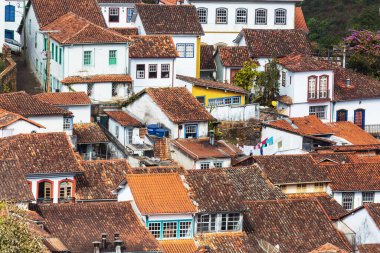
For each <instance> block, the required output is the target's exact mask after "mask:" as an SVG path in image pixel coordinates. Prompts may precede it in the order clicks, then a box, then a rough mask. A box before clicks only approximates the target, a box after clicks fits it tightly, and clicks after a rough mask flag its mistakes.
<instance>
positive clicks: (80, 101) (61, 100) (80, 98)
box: [34, 92, 91, 105]
mask: <svg viewBox="0 0 380 253" xmlns="http://www.w3.org/2000/svg"><path fill="white" fill-rule="evenodd" d="M34 97H36V98H37V99H39V100H40V101H42V102H46V103H49V104H52V105H90V104H91V100H90V98H89V97H88V96H87V94H86V93H84V92H55V93H39V94H37V95H34Z"/></svg>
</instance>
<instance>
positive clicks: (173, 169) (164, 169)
mask: <svg viewBox="0 0 380 253" xmlns="http://www.w3.org/2000/svg"><path fill="white" fill-rule="evenodd" d="M183 171H184V169H183V168H182V167H178V166H174V165H170V166H148V167H133V168H132V172H133V174H148V173H179V174H180V175H181V174H183Z"/></svg>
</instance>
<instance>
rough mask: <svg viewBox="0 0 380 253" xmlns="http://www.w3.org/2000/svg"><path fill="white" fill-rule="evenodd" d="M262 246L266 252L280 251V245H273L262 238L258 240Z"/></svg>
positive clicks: (278, 252)
mask: <svg viewBox="0 0 380 253" xmlns="http://www.w3.org/2000/svg"><path fill="white" fill-rule="evenodd" d="M257 242H258V244H259V246H260V248H261V249H262V250H264V252H265V253H280V246H279V245H278V244H277V245H276V246H273V245H272V244H270V243H269V242H267V241H264V240H262V239H260V240H257Z"/></svg>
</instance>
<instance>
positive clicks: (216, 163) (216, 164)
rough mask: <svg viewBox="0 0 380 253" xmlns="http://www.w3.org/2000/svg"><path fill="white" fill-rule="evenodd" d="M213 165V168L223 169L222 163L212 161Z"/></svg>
mask: <svg viewBox="0 0 380 253" xmlns="http://www.w3.org/2000/svg"><path fill="white" fill-rule="evenodd" d="M213 165H214V168H223V161H214V162H213ZM219 165H220V166H219Z"/></svg>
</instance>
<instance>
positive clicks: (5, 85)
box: [2, 84, 11, 93]
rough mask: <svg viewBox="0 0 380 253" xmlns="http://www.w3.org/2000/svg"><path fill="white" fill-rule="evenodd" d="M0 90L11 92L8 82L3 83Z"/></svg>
mask: <svg viewBox="0 0 380 253" xmlns="http://www.w3.org/2000/svg"><path fill="white" fill-rule="evenodd" d="M2 92H3V93H9V92H11V86H10V85H9V84H4V85H3V90H2Z"/></svg>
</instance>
